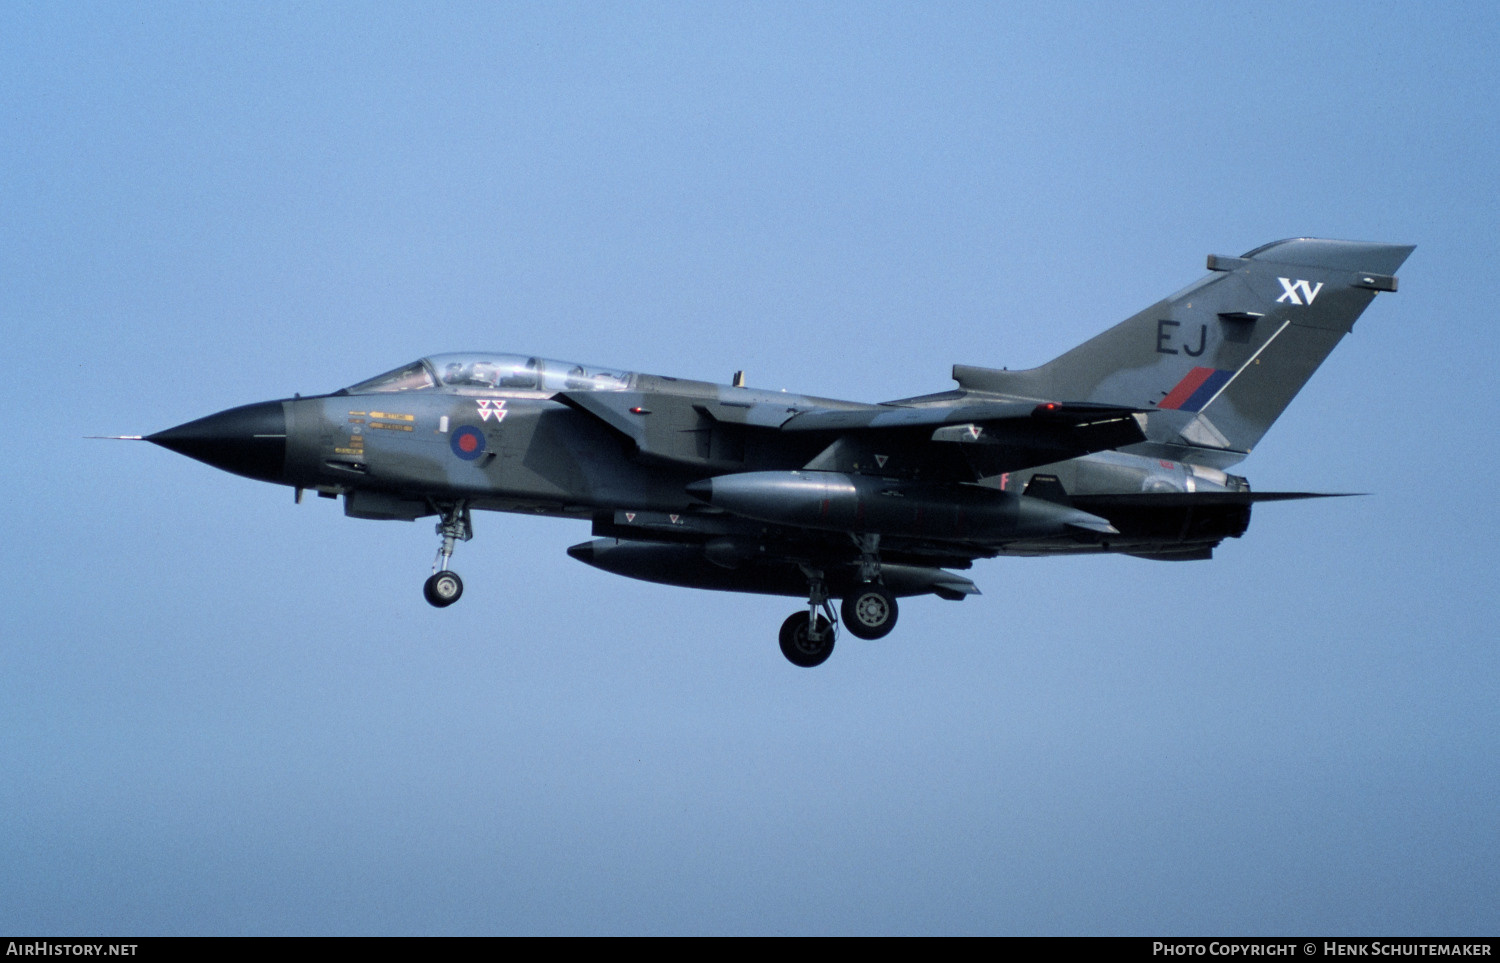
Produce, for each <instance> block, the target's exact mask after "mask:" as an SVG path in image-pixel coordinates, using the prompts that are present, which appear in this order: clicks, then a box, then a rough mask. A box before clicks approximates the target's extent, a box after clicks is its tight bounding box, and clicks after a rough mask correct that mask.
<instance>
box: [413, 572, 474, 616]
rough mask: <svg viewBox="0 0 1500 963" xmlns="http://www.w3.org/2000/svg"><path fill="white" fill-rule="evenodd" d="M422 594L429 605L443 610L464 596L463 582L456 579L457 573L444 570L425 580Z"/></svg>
mask: <svg viewBox="0 0 1500 963" xmlns="http://www.w3.org/2000/svg"><path fill="white" fill-rule="evenodd" d="M422 594H423V595H424V596H426V598H427V601H428V603H429V604H431V605H433V606H435V607H436V608H440V609H445V608H447V607H448V606H450V605H452V604H453V603H454V602H457V601H458V597H459V596H460V595H463V594H464V580H463V579H461V578H459V577H458V573H457V572H449V571H447V570H444V571H441V572H438V573H437V574H435V575H433V576H432V577H431V578H429V579H428V580H427V582H426V583H425V584H424V585H423V586H422Z"/></svg>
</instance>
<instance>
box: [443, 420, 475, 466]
mask: <svg viewBox="0 0 1500 963" xmlns="http://www.w3.org/2000/svg"><path fill="white" fill-rule="evenodd" d="M448 447H450V448H452V449H453V453H454V454H455V455H457V456H458V457H460V458H462V459H463V460H464V461H473V460H474V459H476V458H478V457H479V456H480V455H482V454H484V432H482V431H480V430H479V429H478V428H475V427H474V426H473V425H464V426H463V427H462V428H459V429H458V430H456V431H455V432H453V437H452V439H450V440H449V442H448Z"/></svg>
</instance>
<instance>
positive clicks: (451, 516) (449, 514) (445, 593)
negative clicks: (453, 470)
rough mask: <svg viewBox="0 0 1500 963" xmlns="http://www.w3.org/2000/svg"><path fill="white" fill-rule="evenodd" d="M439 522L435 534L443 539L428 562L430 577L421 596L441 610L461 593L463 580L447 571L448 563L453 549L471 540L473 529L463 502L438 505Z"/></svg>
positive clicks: (466, 505) (462, 592)
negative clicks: (433, 558) (431, 560)
mask: <svg viewBox="0 0 1500 963" xmlns="http://www.w3.org/2000/svg"><path fill="white" fill-rule="evenodd" d="M439 511H440V512H441V513H442V520H441V521H440V522H438V524H437V533H438V534H439V535H441V536H443V544H442V547H440V548H439V549H438V554H437V558H436V559H435V560H434V561H433V563H432V575H431V576H430V577H429V578H428V579H427V581H426V582H424V583H423V584H422V595H423V597H425V598H426V599H427V604H429V605H431V606H433V607H434V608H439V609H445V608H447V607H448V606H450V605H452V604H453V603H454V602H457V601H458V600H459V597H460V596H462V595H463V594H464V580H463V579H461V578H459V577H458V573H457V572H452V571H449V570H448V560H449V559H450V558H452V557H453V547H454V546H455V545H456V544H457V543H459V542H467V541H468V540H469V539H471V538H473V537H474V526H473V525H472V524H471V522H470V519H469V506H468V504H467V503H465V502H458V503H456V504H453V505H447V506H440V507H439Z"/></svg>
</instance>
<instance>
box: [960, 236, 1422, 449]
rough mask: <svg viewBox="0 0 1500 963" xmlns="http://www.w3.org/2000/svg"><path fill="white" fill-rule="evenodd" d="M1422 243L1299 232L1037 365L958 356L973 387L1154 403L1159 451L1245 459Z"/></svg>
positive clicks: (1229, 261)
mask: <svg viewBox="0 0 1500 963" xmlns="http://www.w3.org/2000/svg"><path fill="white" fill-rule="evenodd" d="M1413 250H1414V248H1413V247H1410V246H1407V245H1400V244H1371V243H1365V242H1360V241H1329V240H1320V239H1317V238H1295V239H1292V240H1287V241H1277V242H1275V243H1274V244H1267V245H1265V246H1264V247H1258V248H1256V249H1255V250H1253V251H1251V252H1249V253H1248V254H1246V255H1244V256H1243V257H1237V258H1229V257H1216V256H1212V255H1211V256H1210V257H1209V259H1208V269H1209V271H1210V273H1209V275H1208V276H1207V277H1205V278H1203V279H1202V280H1200V281H1198V282H1197V283H1195V284H1192V285H1189V286H1188V287H1186V288H1184V289H1183V290H1182V291H1179V292H1178V293H1177V294H1174V295H1172V296H1171V297H1169V298H1167V299H1166V300H1164V301H1159V302H1157V303H1156V304H1153V305H1152V306H1151V307H1149V308H1147V309H1146V310H1144V311H1142V312H1140V313H1139V314H1137V315H1135V316H1134V317H1131V318H1129V319H1128V320H1126V321H1123V322H1121V323H1120V324H1118V325H1116V326H1114V327H1113V328H1110V329H1109V330H1108V331H1105V332H1104V333H1103V334H1100V335H1098V336H1097V337H1094V338H1092V339H1090V340H1088V341H1086V342H1084V343H1083V344H1081V345H1079V346H1078V347H1076V348H1074V349H1073V350H1071V351H1069V352H1067V353H1066V354H1064V355H1062V356H1060V357H1058V358H1055V359H1053V360H1052V361H1049V362H1048V363H1047V364H1044V365H1042V366H1041V367H1039V368H1032V369H1030V370H1027V371H996V370H994V369H992V368H977V367H970V366H968V365H954V367H953V377H954V379H955V380H956V381H958V383H959V385H961V386H962V387H963V388H965V389H967V390H969V391H977V392H984V393H988V394H1000V395H1009V396H1015V397H1020V398H1026V399H1036V400H1044V401H1089V402H1099V403H1104V404H1110V405H1121V406H1135V407H1140V408H1146V409H1155V410H1154V411H1153V413H1152V414H1151V416H1150V419H1149V423H1148V426H1147V429H1146V434H1147V437H1148V438H1149V439H1150V441H1149V442H1148V443H1147V444H1153V447H1155V448H1156V449H1157V450H1158V453H1160V454H1163V455H1167V456H1169V457H1173V458H1175V459H1177V460H1179V461H1186V462H1197V463H1203V464H1211V465H1215V466H1217V467H1221V468H1222V467H1225V466H1227V465H1232V464H1234V463H1235V462H1237V461H1239V460H1240V459H1241V458H1243V457H1245V455H1247V454H1248V453H1249V452H1250V449H1251V448H1252V447H1253V446H1254V445H1255V444H1256V443H1257V442H1259V441H1260V438H1261V436H1262V435H1264V434H1265V433H1266V430H1267V429H1268V428H1270V427H1271V424H1272V423H1273V422H1274V421H1275V420H1276V419H1277V417H1278V416H1280V414H1281V413H1282V411H1284V410H1285V409H1286V406H1287V405H1288V404H1289V403H1290V402H1291V400H1292V398H1293V397H1295V396H1296V394H1297V392H1298V391H1299V390H1301V388H1302V386H1303V385H1304V384H1306V383H1307V379H1308V378H1310V377H1312V373H1313V372H1314V371H1316V370H1317V368H1318V365H1320V364H1322V363H1323V359H1324V358H1326V357H1328V355H1329V353H1330V352H1332V351H1333V349H1334V346H1336V345H1337V344H1338V343H1339V340H1340V339H1341V338H1343V336H1344V335H1345V334H1347V333H1348V332H1349V331H1350V329H1351V328H1353V326H1354V321H1355V319H1356V318H1358V317H1359V315H1360V313H1361V312H1362V311H1364V309H1365V308H1366V307H1367V306H1368V305H1369V303H1370V302H1371V301H1372V300H1373V299H1374V297H1375V294H1376V293H1377V292H1379V291H1394V290H1396V278H1395V277H1394V276H1393V275H1394V273H1395V271H1396V270H1397V269H1398V268H1399V267H1400V266H1401V264H1402V262H1403V261H1405V260H1406V258H1407V256H1408V255H1410V254H1411V252H1412V251H1413Z"/></svg>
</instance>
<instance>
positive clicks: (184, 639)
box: [0, 2, 1500, 935]
mask: <svg viewBox="0 0 1500 963" xmlns="http://www.w3.org/2000/svg"><path fill="white" fill-rule="evenodd" d="M1497 49H1500V14H1497V12H1496V8H1495V6H1494V5H1493V4H1488V3H1461V2H1456V3H1445V4H1424V3H1378V4H1377V3H1333V4H1302V3H1218V4H1196V3H1195V4H1157V3H1151V4H1097V5H1096V4H1089V5H1066V4H1062V5H1059V4H1050V3H1049V4H1019V5H1009V4H1006V5H1001V4H994V5H990V4H979V5H967V4H853V3H850V4H806V3H791V4H753V5H731V4H719V5H710V7H709V8H708V9H706V10H705V9H703V8H702V5H696V4H681V5H676V4H641V5H599V4H578V5H552V4H520V5H504V4H491V3H481V4H474V5H467V4H439V5H398V4H374V5H370V4H239V5H226V4H199V3H182V4H147V5H141V4H126V3H97V4H87V3H57V4H34V3H20V2H18V3H7V4H4V5H0V224H3V225H4V230H3V231H0V311H3V314H0V324H3V331H4V342H3V343H4V345H5V348H4V357H5V359H6V361H7V362H8V363H7V365H6V368H7V371H8V375H9V376H8V377H7V378H5V379H4V380H3V382H0V399H3V404H4V408H3V410H4V411H5V412H6V413H7V415H8V418H7V425H8V436H7V437H8V440H7V443H6V445H5V452H6V457H5V458H4V459H3V460H0V477H3V479H4V484H5V490H6V492H7V493H8V495H9V501H10V505H9V511H7V512H6V513H5V515H4V517H3V520H0V538H3V544H4V545H5V551H4V555H3V563H0V564H3V570H0V612H3V615H4V619H3V624H0V636H3V641H0V867H3V870H0V931H7V932H11V933H20V932H25V933H36V934H59V935H61V934H101V935H102V934H111V933H114V934H172V933H291V934H297V933H1139V934H1153V933H1155V934H1165V933H1174V934H1221V933H1271V934H1306V935H1323V934H1360V933H1365V934H1375V935H1383V934H1424V935H1439V934H1470V935H1472V934H1489V935H1494V934H1495V933H1496V931H1497V930H1500V909H1497V907H1500V806H1497V802H1496V800H1497V799H1500V753H1497V733H1500V708H1497V706H1500V699H1497V695H1500V692H1497V689H1500V652H1497V645H1496V642H1497V631H1496V616H1497V611H1496V610H1497V603H1496V594H1497V588H1500V586H1497V579H1496V574H1497V563H1496V561H1495V543H1496V535H1497V524H1496V521H1495V514H1494V506H1493V502H1494V498H1493V486H1494V484H1495V480H1496V479H1497V477H1500V458H1497V443H1496V442H1497V439H1496V432H1495V428H1494V425H1493V424H1492V418H1491V417H1490V412H1491V411H1492V409H1493V407H1494V403H1493V395H1494V383H1493V379H1494V372H1495V370H1496V368H1497V350H1496V349H1497V344H1500V334H1497V328H1496V325H1495V322H1494V315H1495V309H1494V307H1493V304H1494V299H1495V297H1496V293H1495V291H1494V290H1493V289H1492V287H1491V285H1490V284H1489V283H1488V282H1489V279H1490V278H1491V277H1492V276H1493V275H1494V273H1495V270H1494V258H1495V252H1496V225H1497V224H1500V203H1497V201H1500V191H1497V187H1496V185H1497V174H1500V164H1497V158H1500V110H1497V106H1496V105H1497V95H1500V68H1497V59H1496V56H1495V51H1496V50H1497ZM1297 235H1315V236H1328V237H1338V238H1351V239H1359V240H1373V241H1387V242H1393V243H1407V244H1416V245H1418V248H1417V251H1416V253H1415V254H1414V255H1413V256H1412V257H1411V259H1410V260H1409V261H1408V262H1407V264H1406V266H1405V268H1404V269H1403V270H1402V272H1401V290H1400V292H1399V293H1398V294H1396V295H1391V296H1385V295H1383V296H1381V298H1380V299H1379V300H1378V301H1377V303H1376V304H1375V305H1374V306H1373V307H1372V308H1371V309H1370V310H1369V311H1368V312H1367V313H1366V315H1365V317H1364V318H1363V319H1362V320H1361V321H1360V323H1359V325H1358V326H1357V327H1356V329H1355V331H1354V334H1353V336H1352V337H1350V338H1349V339H1347V340H1346V341H1345V342H1344V344H1343V346H1341V347H1340V349H1339V350H1338V351H1337V352H1336V353H1335V354H1334V355H1333V357H1332V358H1331V359H1330V361H1329V362H1328V364H1327V365H1325V367H1324V368H1323V369H1322V370H1321V371H1320V372H1319V374H1318V375H1317V377H1316V378H1314V380H1313V381H1312V382H1311V384H1309V386H1308V387H1307V389H1306V390H1305V391H1304V392H1303V394H1302V395H1301V396H1300V397H1299V398H1298V399H1297V401H1296V403H1294V405H1293V406H1292V408H1291V409H1290V410H1289V411H1288V412H1287V414H1286V415H1285V416H1284V418H1283V419H1282V420H1281V422H1279V423H1278V424H1277V425H1276V427H1275V428H1274V429H1273V430H1272V431H1271V432H1270V434H1269V435H1268V436H1267V437H1266V439H1265V440H1264V441H1263V442H1262V444H1261V446H1260V449H1259V450H1258V451H1256V452H1255V454H1254V455H1253V456H1252V457H1251V458H1250V459H1249V460H1248V461H1247V462H1245V463H1244V464H1243V465H1242V466H1241V469H1240V470H1241V471H1243V473H1244V474H1246V475H1247V476H1249V477H1250V479H1251V480H1252V482H1253V483H1254V484H1255V485H1256V487H1258V488H1260V489H1266V490H1270V489H1299V490H1307V489H1312V490H1330V491H1367V492H1371V493H1372V494H1371V495H1370V496H1369V497H1366V498H1362V499H1344V500H1337V501H1327V502H1309V503H1292V504H1283V505H1264V506H1261V507H1260V508H1257V509H1256V512H1255V517H1254V520H1253V522H1252V524H1251V528H1250V532H1249V534H1248V535H1247V536H1246V537H1245V538H1244V539H1241V540H1238V541H1231V542H1229V543H1227V544H1225V545H1224V546H1223V547H1222V548H1221V549H1220V550H1219V553H1218V555H1219V557H1218V558H1216V559H1215V560H1214V561H1212V562H1202V563H1188V564H1157V563H1150V562H1145V561H1140V560H1135V559H1128V558H1088V559H1077V560H1059V559H1040V560H1025V559H1011V560H995V561H991V562H983V563H980V564H978V565H977V566H976V567H975V569H974V570H973V571H972V572H970V573H969V574H970V575H972V576H973V577H974V578H975V579H976V581H977V582H978V583H979V585H980V586H981V588H982V589H983V590H984V593H985V594H984V595H983V596H981V597H979V598H974V599H969V600H967V601H965V602H963V603H961V604H953V603H948V602H942V601H938V600H936V599H927V600H915V601H913V602H912V603H910V604H908V605H907V606H906V607H905V609H904V611H903V618H902V624H901V626H900V628H899V629H898V630H897V632H896V633H895V634H894V635H893V636H891V637H890V638H888V639H886V640H883V641H880V642H874V643H861V642H859V641H858V640H855V639H853V638H847V639H845V640H844V641H843V642H841V643H840V646H839V649H838V651H837V652H836V653H835V655H834V657H833V659H832V660H831V661H829V662H828V663H827V664H826V665H825V666H823V667H822V668H820V669H818V670H815V671H802V670H798V669H794V668H792V667H791V666H789V665H788V664H787V663H786V662H785V661H784V660H783V659H782V657H781V655H780V653H779V652H778V650H777V648H776V643H775V631H776V628H777V627H778V626H779V625H780V623H781V620H782V619H783V618H784V617H785V616H786V614H788V612H789V611H790V610H791V606H790V604H789V603H788V602H787V600H784V599H770V598H762V597H756V596H738V595H719V594H711V593H701V592H693V591H689V590H685V589H672V588H665V587H660V586H652V585H646V584H643V583H637V582H632V581H628V580H624V579H619V578H616V577H613V576H609V575H606V574H604V573H602V572H598V571H595V570H593V569H590V568H588V567H586V566H583V565H580V564H578V563H577V562H574V561H573V560H571V559H569V558H568V557H567V556H566V555H565V554H564V549H565V548H566V547H567V546H568V545H570V544H572V543H574V542H578V541H582V540H583V539H585V538H586V537H587V536H588V532H587V528H586V526H582V525H577V524H571V523H566V522H560V521H550V520H539V519H527V518H519V517H511V516H504V515H484V516H482V517H480V518H478V519H477V520H476V528H477V537H476V539H475V540H474V541H473V542H471V543H468V544H466V545H464V546H462V547H461V548H460V550H459V554H458V556H457V559H456V565H455V567H456V568H457V569H458V570H459V571H461V572H462V573H463V575H464V577H465V579H466V582H467V586H468V589H467V592H466V593H465V596H464V599H463V601H462V602H461V603H460V604H459V605H457V606H455V607H454V608H452V609H449V610H446V611H441V612H439V611H435V610H433V609H431V608H429V607H428V606H427V605H426V604H425V603H424V602H423V601H422V598H421V593H420V583H421V580H422V578H423V577H425V575H426V574H427V571H428V567H429V565H430V563H431V558H432V554H433V552H434V550H435V549H436V545H437V539H436V537H435V536H434V535H433V534H432V531H431V525H430V523H429V522H419V523H416V524H404V523H396V522H389V523H387V522H370V521H356V520H351V519H346V518H344V517H343V516H342V514H341V512H340V508H339V506H338V505H337V504H335V503H333V502H329V501H324V500H320V499H309V500H308V501H307V503H305V504H303V505H301V506H294V505H293V504H292V497H291V492H290V491H289V490H287V489H283V488H278V487H274V486H270V485H264V484H260V483H256V482H251V481H247V480H244V479H240V478H237V477H234V476H230V475H227V474H224V473H221V472H217V471H214V470H212V469H210V468H208V467H206V466H204V465H201V464H198V463H196V462H193V461H190V460H188V459H185V458H182V457H179V456H177V455H173V454H171V453H169V452H166V451H163V450H160V449H157V448H155V447H153V446H149V445H130V444H123V443H110V442H100V441H85V440H84V438H83V436H85V435H93V434H116V433H132V434H133V433H148V432H151V431H156V430H160V429H162V428H166V427H169V426H171V425H175V424H178V423H180V422H183V421H186V420H189V419H191V418H195V417H198V416H201V415H205V414H209V413H211V412H214V411H218V410H220V409H223V408H227V407H231V406H234V405H238V404H243V403H248V402H252V401H259V400H264V399H270V398H279V397H285V396H288V395H290V394H292V393H293V392H303V393H310V392H319V391H326V390H331V389H334V388H337V387H340V386H342V385H345V384H349V383H352V382H354V381H357V380H360V379H362V378H365V377H368V376H370V375H373V374H376V373H378V372H380V371H383V370H386V369H389V368H391V367H394V366H396V365H398V364H400V363H403V362H406V361H409V360H411V359H413V358H416V357H419V356H421V355H425V354H430V353H434V352H438V351H453V350H495V351H524V352H533V353H538V354H543V355H546V356H550V357H559V358H569V359H575V360H578V361H582V362H590V363H598V364H606V365H613V366H618V367H623V368H630V369H635V370H642V371H649V372H654V373H662V374H676V375H680V376H685V377H694V378H703V379H708V380H727V379H728V377H729V375H730V374H731V372H733V371H734V370H736V369H740V368H743V369H746V370H747V371H748V372H749V375H750V380H751V383H752V384H756V385H762V386H768V387H773V388H781V387H785V388H788V389H790V390H797V391H807V392H812V393H817V394H824V395H831V396H835V397H847V398H853V399H857V400H864V401H878V400H882V399H887V398H894V397H901V396H906V395H911V394H918V393H922V392H926V391H939V390H944V389H946V388H947V387H949V386H950V385H951V383H950V382H949V381H948V371H949V366H950V365H951V364H953V363H954V362H959V361H961V362H965V363H973V364H987V365H994V366H1000V365H1009V366H1011V367H1018V366H1029V365H1032V364H1036V363H1039V362H1042V361H1045V360H1047V359H1048V358H1050V357H1052V356H1053V355H1055V354H1058V353H1060V352H1061V351H1063V350H1064V349H1066V348H1068V347H1070V346H1072V345H1074V344H1076V343H1078V342H1079V341H1081V340H1083V339H1084V338H1086V337H1087V336H1089V335H1091V334H1093V333H1094V332H1096V331H1098V330H1100V329H1102V328H1103V327H1105V326H1107V325H1109V324H1112V323H1114V322H1115V321H1118V320H1120V319H1122V318H1124V317H1125V316H1127V315H1129V314H1131V313H1133V312H1135V311H1136V310H1138V309H1140V308H1142V307H1144V306H1145V305H1147V304H1149V303H1151V302H1152V301H1154V300H1156V299H1157V298H1159V297H1161V296H1163V295H1165V294H1167V293H1170V292H1172V291H1175V290H1176V289H1178V288H1179V287H1182V286H1183V285H1185V284H1187V283H1189V282H1191V281H1192V280H1194V279H1196V278H1197V277H1199V276H1200V275H1201V274H1202V273H1203V259H1204V256H1205V255H1207V254H1209V253H1217V254H1227V255H1237V254H1240V253H1242V252H1244V251H1246V250H1248V249H1250V248H1252V247H1255V246H1258V245H1260V244H1262V243H1265V242H1267V241H1271V240H1275V239H1279V238H1283V237H1289V236H1297Z"/></svg>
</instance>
